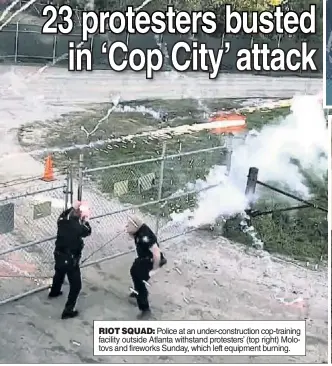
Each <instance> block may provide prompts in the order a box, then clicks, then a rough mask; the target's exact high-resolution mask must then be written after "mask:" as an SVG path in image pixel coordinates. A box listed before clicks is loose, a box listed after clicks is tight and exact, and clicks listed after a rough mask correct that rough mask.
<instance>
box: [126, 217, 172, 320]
mask: <svg viewBox="0 0 332 366" xmlns="http://www.w3.org/2000/svg"><path fill="white" fill-rule="evenodd" d="M127 232H128V233H129V234H130V235H131V236H132V237H133V238H134V240H135V245H136V253H137V258H136V259H135V261H134V263H133V265H132V266H131V269H130V275H131V278H132V281H133V284H134V289H133V290H134V291H133V292H132V293H131V294H130V297H131V298H136V301H137V305H138V308H139V310H140V311H141V313H140V314H139V316H138V318H140V319H143V318H145V317H148V316H149V315H150V313H151V311H150V305H149V301H148V295H149V293H148V290H147V288H146V284H145V282H147V281H148V280H149V279H150V276H151V271H154V270H156V269H158V268H160V267H162V266H163V265H165V264H166V262H167V261H166V258H165V257H164V255H163V253H162V252H161V251H160V248H159V245H158V241H157V237H156V235H155V234H154V233H153V231H152V230H151V229H150V228H149V227H148V226H147V225H146V224H144V223H143V222H142V221H141V220H140V219H139V218H138V217H136V216H135V217H129V218H128V224H127Z"/></svg>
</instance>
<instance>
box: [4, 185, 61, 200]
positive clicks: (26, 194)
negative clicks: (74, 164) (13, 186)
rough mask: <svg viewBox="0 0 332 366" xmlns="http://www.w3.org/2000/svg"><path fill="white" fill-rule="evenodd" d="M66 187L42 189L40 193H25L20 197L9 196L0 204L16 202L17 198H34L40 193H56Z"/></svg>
mask: <svg viewBox="0 0 332 366" xmlns="http://www.w3.org/2000/svg"><path fill="white" fill-rule="evenodd" d="M64 187H65V186H64V185H62V186H59V187H52V188H46V189H41V190H40V191H37V192H26V193H23V194H20V195H17V196H7V197H5V198H1V199H0V202H5V201H10V200H15V199H17V198H24V197H29V196H34V195H36V194H39V193H45V192H51V191H55V190H57V189H60V188H62V189H63V188H64Z"/></svg>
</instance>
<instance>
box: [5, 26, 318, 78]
mask: <svg viewBox="0 0 332 366" xmlns="http://www.w3.org/2000/svg"><path fill="white" fill-rule="evenodd" d="M41 30H42V27H41V25H31V24H24V23H19V22H17V23H16V24H10V25H8V26H6V27H5V28H4V29H3V30H2V31H1V32H0V61H1V60H7V61H10V62H15V63H17V62H52V63H54V64H55V63H56V64H60V65H61V64H66V63H67V59H68V42H70V41H73V42H75V44H76V45H78V44H79V43H81V35H80V29H79V27H77V28H76V29H75V30H74V31H73V32H72V34H70V35H61V34H58V35H46V34H41ZM180 40H181V41H185V42H187V43H188V44H189V45H190V44H192V42H193V39H192V37H191V36H190V35H182V36H178V35H172V34H164V35H163V36H162V37H161V40H159V39H156V36H155V34H153V33H152V32H150V33H147V34H144V35H140V34H134V35H132V34H126V33H123V34H120V35H112V36H105V35H92V36H91V38H90V39H89V40H88V41H87V42H85V43H84V44H83V45H82V47H81V48H88V49H90V50H91V52H92V55H93V57H92V59H93V65H94V68H95V69H96V68H109V65H108V61H107V60H108V57H107V55H105V54H102V53H101V45H102V44H103V42H105V41H107V42H109V44H111V43H114V42H117V41H121V42H123V43H125V44H126V45H127V46H128V51H129V52H131V51H132V50H133V49H137V48H139V49H141V50H143V51H144V50H146V49H148V48H158V47H160V44H162V50H163V53H164V54H167V55H170V54H171V51H172V48H173V46H174V44H175V43H176V42H178V41H180ZM196 41H197V42H198V43H205V44H206V47H208V48H212V49H214V50H215V51H217V50H218V49H219V48H220V47H222V45H223V44H224V42H226V41H227V42H230V43H231V45H232V46H231V50H230V51H229V52H228V53H227V54H225V55H224V56H223V62H222V67H221V70H220V71H228V72H237V70H236V63H235V60H236V58H237V56H236V55H237V52H238V51H239V50H240V49H251V48H252V45H253V43H256V42H258V43H267V44H268V45H269V47H270V48H271V49H272V48H276V47H280V48H281V49H283V50H284V51H287V50H290V49H299V50H300V47H301V40H297V39H294V38H288V37H280V36H275V37H274V38H272V39H270V38H262V37H261V36H259V35H257V36H254V37H252V36H249V35H221V36H220V38H213V37H210V36H206V35H198V36H197V38H196ZM160 42H161V43H160ZM158 44H159V46H158ZM308 47H309V48H310V49H311V48H317V49H318V51H317V52H316V54H315V57H314V61H315V63H316V65H317V67H318V73H319V72H322V71H323V56H322V55H323V52H322V50H323V48H322V42H321V41H320V40H317V41H309V42H308ZM186 59H188V56H187V55H186V54H185V53H181V54H179V62H180V63H183V62H184V61H185V60H186ZM122 60H123V55H122V52H116V53H115V61H116V62H121V61H122ZM207 61H208V60H207ZM208 62H209V61H208ZM164 67H165V69H171V68H172V65H171V64H170V63H169V62H168V63H166V64H165V65H164ZM271 73H272V74H273V73H274V72H271ZM278 74H281V75H290V74H292V75H294V72H292V71H288V70H286V71H282V72H278ZM303 74H304V75H306V74H308V72H303Z"/></svg>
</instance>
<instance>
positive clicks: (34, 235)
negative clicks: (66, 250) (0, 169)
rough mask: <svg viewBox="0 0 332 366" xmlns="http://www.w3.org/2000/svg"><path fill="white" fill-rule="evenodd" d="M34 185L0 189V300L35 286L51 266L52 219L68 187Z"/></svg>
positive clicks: (66, 194)
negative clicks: (18, 188)
mask: <svg viewBox="0 0 332 366" xmlns="http://www.w3.org/2000/svg"><path fill="white" fill-rule="evenodd" d="M34 186H36V181H33V182H26V183H25V187H24V189H25V190H24V191H23V187H22V188H21V187H20V190H19V191H17V190H15V189H13V187H2V188H1V189H0V288H1V291H0V300H4V299H6V298H8V297H11V296H15V295H18V294H20V293H21V292H22V291H26V290H29V289H33V288H35V287H36V286H38V285H39V284H40V283H41V282H43V278H45V277H47V276H49V274H50V270H51V269H52V260H51V259H52V256H51V254H52V253H53V246H54V241H53V238H54V235H55V230H56V220H57V217H58V216H59V214H60V213H61V211H62V210H63V209H64V207H65V206H66V204H67V203H68V201H69V192H68V186H67V184H66V183H62V182H58V183H57V184H51V186H50V183H46V182H44V183H41V184H40V187H35V188H34ZM15 188H16V187H15ZM16 189H17V188H16Z"/></svg>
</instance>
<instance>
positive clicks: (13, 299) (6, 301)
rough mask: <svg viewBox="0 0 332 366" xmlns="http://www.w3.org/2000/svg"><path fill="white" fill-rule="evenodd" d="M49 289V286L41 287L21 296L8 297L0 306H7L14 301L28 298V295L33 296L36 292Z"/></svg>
mask: <svg viewBox="0 0 332 366" xmlns="http://www.w3.org/2000/svg"><path fill="white" fill-rule="evenodd" d="M49 287H50V286H49V285H43V286H40V287H37V288H34V289H32V290H29V291H26V292H24V293H23V294H19V295H15V296H12V297H9V298H8V299H5V300H1V301H0V305H5V304H8V303H9V302H12V301H16V300H20V299H22V298H23V297H26V296H29V295H33V294H35V293H37V292H41V291H44V290H47V289H48V288H49Z"/></svg>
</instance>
